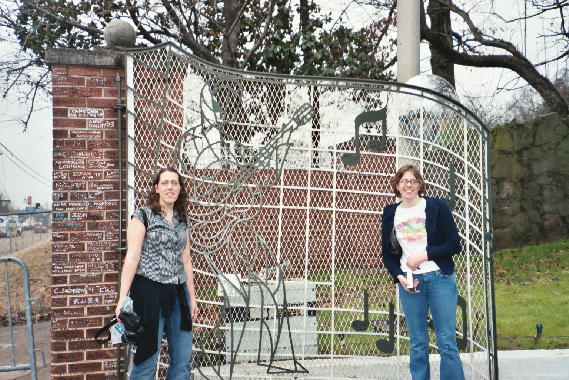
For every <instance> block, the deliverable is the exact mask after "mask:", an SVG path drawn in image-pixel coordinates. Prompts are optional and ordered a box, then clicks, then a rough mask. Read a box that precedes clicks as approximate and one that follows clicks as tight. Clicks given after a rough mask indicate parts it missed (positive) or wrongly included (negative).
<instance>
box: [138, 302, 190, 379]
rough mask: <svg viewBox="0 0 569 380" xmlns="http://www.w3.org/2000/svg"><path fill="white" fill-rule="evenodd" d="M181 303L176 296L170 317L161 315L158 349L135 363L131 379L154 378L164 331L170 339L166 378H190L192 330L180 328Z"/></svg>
mask: <svg viewBox="0 0 569 380" xmlns="http://www.w3.org/2000/svg"><path fill="white" fill-rule="evenodd" d="M180 319H181V316H180V303H179V301H178V298H177V297H176V304H175V305H174V307H173V308H172V313H171V314H170V317H168V318H164V317H162V316H160V322H159V325H158V337H159V339H158V350H157V351H156V353H155V354H154V355H152V356H151V357H150V358H148V359H146V360H145V361H143V362H142V363H140V364H139V365H136V364H134V363H133V365H132V371H131V373H130V379H131V380H154V379H155V377H156V368H157V365H158V357H159V355H160V343H161V341H162V339H160V338H161V337H162V332H165V333H166V338H167V340H168V356H169V357H170V363H169V365H168V374H167V376H166V380H188V379H189V378H190V373H191V363H192V332H191V331H183V330H180Z"/></svg>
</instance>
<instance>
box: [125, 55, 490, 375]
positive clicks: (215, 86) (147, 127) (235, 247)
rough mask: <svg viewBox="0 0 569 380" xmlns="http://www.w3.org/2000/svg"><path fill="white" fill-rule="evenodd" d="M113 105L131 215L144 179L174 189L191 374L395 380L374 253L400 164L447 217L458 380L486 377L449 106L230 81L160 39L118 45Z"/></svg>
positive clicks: (280, 79)
mask: <svg viewBox="0 0 569 380" xmlns="http://www.w3.org/2000/svg"><path fill="white" fill-rule="evenodd" d="M127 112H128V117H127V120H128V194H129V195H128V207H129V210H128V212H129V214H131V213H132V211H133V208H134V207H135V206H139V205H140V204H141V203H143V202H144V197H145V191H147V190H148V189H150V187H151V177H152V176H153V174H154V173H155V172H156V171H157V170H159V169H160V168H162V167H166V166H175V167H176V168H177V169H179V170H180V171H181V173H182V174H183V176H184V177H185V178H186V184H187V191H188V195H189V201H190V210H189V213H190V215H191V219H192V222H193V224H192V227H191V232H190V240H191V242H190V243H191V249H192V257H193V259H192V260H193V263H194V269H195V272H196V287H197V298H198V302H199V306H200V309H201V312H200V316H199V318H198V320H197V321H195V324H194V339H195V340H194V360H193V366H194V370H193V373H194V376H195V377H196V378H224V379H230V378H232V379H238V378H239V379H241V378H255V379H260V378H276V377H279V378H280V377H285V378H286V377H288V378H321V379H325V378H330V379H332V378H333V379H339V378H348V377H349V378H354V377H356V378H375V379H378V378H380V379H397V378H399V379H405V378H408V376H409V375H408V365H409V359H408V352H409V340H408V333H407V329H406V326H405V319H404V316H403V313H402V310H401V309H400V307H399V304H398V302H397V296H396V288H395V287H394V286H393V283H392V280H391V278H390V276H389V275H388V273H387V271H386V270H385V268H384V267H383V265H382V263H381V245H380V226H381V212H382V209H383V207H384V206H385V205H387V204H389V203H392V202H394V201H395V198H394V196H393V194H392V192H391V190H390V187H389V184H388V181H389V178H390V177H391V176H392V175H393V174H394V173H395V171H396V170H397V167H398V166H399V165H401V164H402V163H404V162H414V163H416V164H417V165H418V166H420V168H421V170H422V173H423V176H424V178H425V180H426V182H427V186H428V187H427V195H430V196H436V197H440V198H445V199H447V200H448V202H449V205H450V206H451V208H452V210H453V214H454V218H455V220H456V222H457V225H458V228H459V232H460V236H461V240H462V246H463V252H462V253H461V254H460V255H457V256H455V262H456V264H457V282H458V287H459V294H460V299H459V307H458V309H457V322H458V323H457V341H458V343H459V347H460V350H461V355H462V359H463V363H464V366H465V372H466V374H467V377H468V378H470V379H490V378H493V377H494V371H495V363H496V357H495V333H494V331H495V327H494V320H493V314H494V313H493V308H494V305H493V297H492V294H493V289H492V267H491V260H490V259H491V233H490V231H491V229H490V228H491V220H490V210H491V208H490V199H489V194H490V191H489V187H490V182H489V171H488V131H487V129H486V128H485V127H484V126H483V125H482V123H481V122H480V121H479V119H477V118H476V117H475V116H474V115H473V114H472V113H471V112H470V111H468V110H467V109H466V108H464V107H463V106H462V105H460V103H458V102H457V101H456V100H453V99H452V98H449V97H447V96H444V95H441V94H439V93H437V92H434V91H432V90H427V89H424V88H420V87H414V86H408V85H402V84H398V83H385V82H375V81H363V80H348V79H337V78H316V77H295V76H282V75H271V74H262V73H252V72H242V71H237V70H231V69H227V68H225V67H221V66H216V65H212V64H209V63H207V62H204V61H203V60H200V59H198V58H196V57H194V56H192V55H189V54H187V53H186V52H184V51H182V50H181V49H179V48H178V47H176V46H175V45H172V44H165V45H160V46H157V47H155V48H151V49H139V50H130V51H128V53H127ZM431 335H432V336H431V347H432V352H433V353H434V352H436V345H435V340H434V335H433V334H431ZM166 361H167V359H166ZM164 365H167V363H164ZM431 367H432V371H433V373H438V364H437V362H436V359H434V358H433V360H432V365H431Z"/></svg>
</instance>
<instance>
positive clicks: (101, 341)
mask: <svg viewBox="0 0 569 380" xmlns="http://www.w3.org/2000/svg"><path fill="white" fill-rule="evenodd" d="M117 322H118V321H117V317H114V316H113V318H111V320H110V321H109V323H107V324H106V325H104V326H103V327H101V328H100V329H99V330H97V332H96V333H95V342H97V343H99V344H105V343H108V342H109V341H110V340H111V333H110V330H111V327H113V325H115V324H116V323H117ZM106 331H109V336H108V337H106V338H103V339H101V338H99V337H100V336H101V335H103V334H104V333H105V332H106Z"/></svg>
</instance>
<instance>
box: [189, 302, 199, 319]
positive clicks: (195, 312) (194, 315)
mask: <svg viewBox="0 0 569 380" xmlns="http://www.w3.org/2000/svg"><path fill="white" fill-rule="evenodd" d="M190 307H191V309H192V321H193V320H195V319H196V318H197V317H198V313H199V311H200V310H199V308H198V303H197V302H196V300H193V301H192V304H191V306H190Z"/></svg>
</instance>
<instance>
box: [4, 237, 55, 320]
mask: <svg viewBox="0 0 569 380" xmlns="http://www.w3.org/2000/svg"><path fill="white" fill-rule="evenodd" d="M51 253H52V248H51V240H44V241H41V242H39V243H36V244H33V245H31V246H29V247H27V248H25V249H23V250H21V251H18V252H16V253H14V254H13V255H11V257H17V258H19V259H20V260H22V261H23V262H24V263H25V264H26V266H27V267H28V275H29V284H30V293H31V297H32V298H37V300H36V301H32V311H33V319H34V321H35V322H37V321H41V320H48V319H50V305H51V293H50V289H51ZM6 267H7V269H8V276H9V277H8V279H9V284H10V305H11V314H12V321H13V323H14V324H21V323H25V321H26V314H25V299H24V287H23V280H22V278H23V272H22V270H21V267H20V266H19V265H18V264H16V263H13V262H12V263H8V264H7V265H6V264H4V263H2V264H0V325H2V326H5V325H6V324H7V323H8V320H7V317H8V311H7V303H6Z"/></svg>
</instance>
